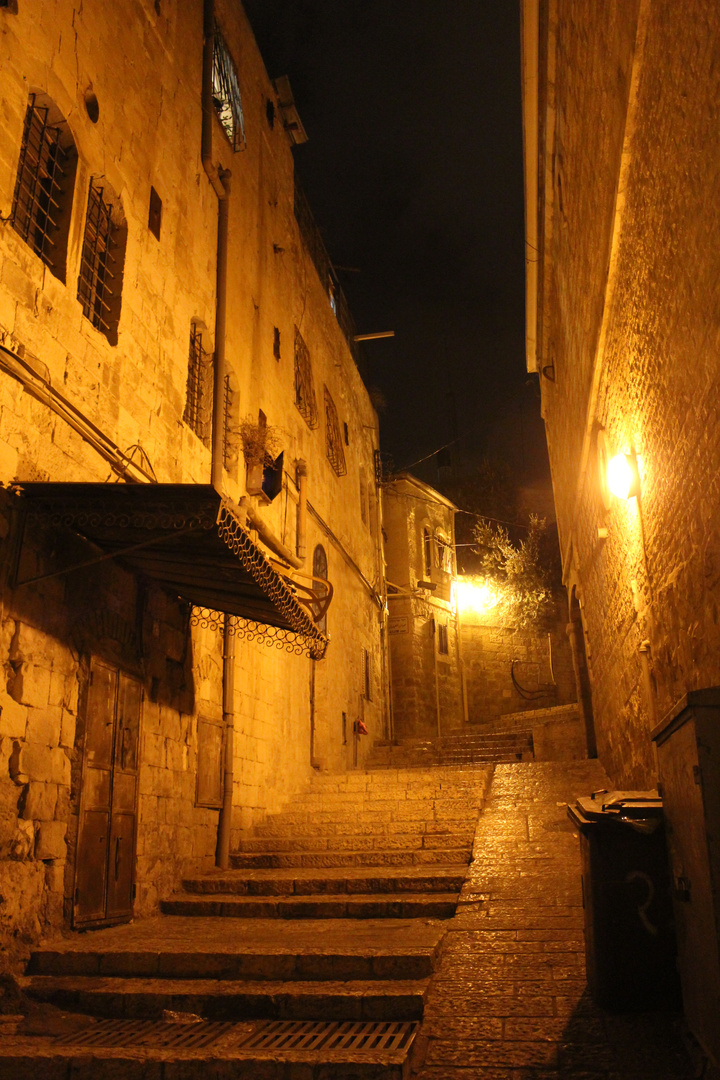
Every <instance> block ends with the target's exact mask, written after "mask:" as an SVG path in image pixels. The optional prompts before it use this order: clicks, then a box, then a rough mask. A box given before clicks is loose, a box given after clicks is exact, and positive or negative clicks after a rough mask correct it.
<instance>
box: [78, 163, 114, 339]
mask: <svg viewBox="0 0 720 1080" xmlns="http://www.w3.org/2000/svg"><path fill="white" fill-rule="evenodd" d="M123 254H124V228H122V227H121V226H120V225H119V224H118V223H117V221H116V220H115V216H114V211H113V204H112V203H111V202H109V201H106V200H105V198H104V188H103V186H102V184H101V183H100V182H99V181H98V180H96V179H92V180H91V181H90V190H89V192H88V208H87V217H86V218H85V235H84V237H83V245H82V254H81V256H80V274H79V277H78V300H79V301H80V303H81V304H82V309H83V314H84V315H85V317H86V318H88V319H89V320H90V322H91V323H92V324H93V326H94V327H95V328H96V329H97V330H99V331H100V332H101V333H102V334H104V335H105V337H106V338H107V339H108V341H109V342H110V344H111V345H114V344H116V343H117V328H118V322H119V321H120V290H121V286H122V261H123Z"/></svg>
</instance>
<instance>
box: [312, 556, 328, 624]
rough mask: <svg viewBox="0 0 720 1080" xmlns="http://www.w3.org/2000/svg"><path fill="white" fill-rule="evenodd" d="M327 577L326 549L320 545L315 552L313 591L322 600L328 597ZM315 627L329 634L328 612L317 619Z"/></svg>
mask: <svg viewBox="0 0 720 1080" xmlns="http://www.w3.org/2000/svg"><path fill="white" fill-rule="evenodd" d="M327 576H328V561H327V555H326V554H325V548H324V547H323V546H322V544H318V545H317V547H316V548H315V550H314V551H313V590H314V592H316V593H317V595H318V596H319V597H320V598H321V599H322V598H323V597H325V596H327V592H328V587H327V584H326V582H327ZM315 625H316V626H317V628H318V630H320V631H322V633H323V634H326V633H327V611H325V612H324V613H323V615H322V616H321V618H319V619H317V618H316V619H315Z"/></svg>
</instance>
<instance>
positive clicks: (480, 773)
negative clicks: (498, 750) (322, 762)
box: [309, 766, 490, 792]
mask: <svg viewBox="0 0 720 1080" xmlns="http://www.w3.org/2000/svg"><path fill="white" fill-rule="evenodd" d="M489 776H490V774H489V773H488V771H487V769H484V768H478V769H474V770H472V771H471V772H466V771H463V773H462V774H461V773H460V772H459V770H457V769H455V768H454V767H452V766H448V767H446V768H437V767H435V768H433V767H430V768H428V769H427V770H425V771H424V772H423V771H416V770H415V769H403V768H398V769H396V770H395V771H394V772H392V773H387V774H378V773H368V772H362V773H324V774H322V775H320V776H317V777H315V778H314V779H313V780H312V782H311V784H310V788H309V790H310V791H311V792H312V791H324V792H331V791H365V790H375V791H381V790H382V789H383V788H384V787H387V786H390V785H396V786H398V787H399V788H402V787H407V786H408V785H410V784H412V785H425V784H426V783H427V782H429V783H430V784H431V786H432V787H433V788H437V787H438V785H439V786H440V787H442V786H443V785H445V784H448V785H452V786H453V787H454V786H456V785H457V784H458V783H460V784H474V785H475V786H477V788H478V790H481V789H482V788H483V787H484V786H485V784H486V783H487V781H488V780H489Z"/></svg>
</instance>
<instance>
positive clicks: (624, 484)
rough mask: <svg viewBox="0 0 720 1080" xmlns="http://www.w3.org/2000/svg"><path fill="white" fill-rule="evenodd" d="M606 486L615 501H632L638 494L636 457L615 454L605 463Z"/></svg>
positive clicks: (634, 455) (632, 454)
mask: <svg viewBox="0 0 720 1080" xmlns="http://www.w3.org/2000/svg"><path fill="white" fill-rule="evenodd" d="M607 486H608V488H609V490H610V491H611V492H612V494H613V495H614V496H615V498H617V499H632V498H633V496H634V495H639V494H640V473H639V472H638V462H637V455H636V454H635V453H634V451H631V452H630V453H629V454H625V453H623V454H615V456H614V457H612V458H610V460H609V461H608V463H607Z"/></svg>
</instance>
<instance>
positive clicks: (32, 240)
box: [10, 93, 77, 282]
mask: <svg viewBox="0 0 720 1080" xmlns="http://www.w3.org/2000/svg"><path fill="white" fill-rule="evenodd" d="M76 164H77V151H76V150H75V143H74V142H73V137H72V135H71V134H70V128H69V127H68V125H67V122H66V120H65V118H64V117H63V116H62V115H61V113H60V110H59V109H58V108H57V106H56V105H55V104H54V103H53V102H52V101H51V99H50V98H49V97H48V96H47V95H46V94H39V93H37V94H30V97H29V100H28V106H27V111H26V113H25V126H24V128H23V137H22V144H21V147H20V160H19V162H18V171H17V177H16V180H15V193H14V195H13V204H12V212H11V215H10V220H11V223H12V226H13V228H14V229H15V231H16V232H18V233H19V234H20V236H22V238H23V240H24V241H25V242H26V243H27V244H28V245H29V247H31V248H32V250H33V251H34V252H35V254H36V255H39V256H40V258H41V259H42V261H43V262H44V263H45V265H46V266H47V267H48V268H49V269H50V270H51V272H52V273H53V274H54V275H55V277H56V278H59V279H60V281H62V282H64V281H65V264H66V260H67V245H68V234H69V231H70V214H71V211H72V200H73V189H74V187H75V166H76Z"/></svg>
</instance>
